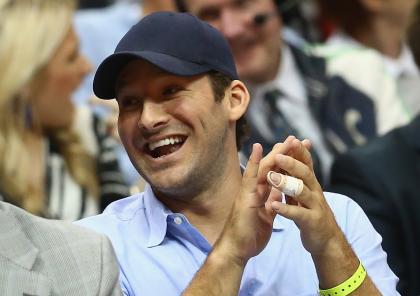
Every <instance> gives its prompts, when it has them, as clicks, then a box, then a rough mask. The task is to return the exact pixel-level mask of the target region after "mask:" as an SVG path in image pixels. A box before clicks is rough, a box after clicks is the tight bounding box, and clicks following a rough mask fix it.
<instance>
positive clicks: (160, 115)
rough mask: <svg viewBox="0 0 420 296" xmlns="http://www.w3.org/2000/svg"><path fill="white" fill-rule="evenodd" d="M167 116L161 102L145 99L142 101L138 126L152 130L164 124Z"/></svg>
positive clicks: (167, 119)
mask: <svg viewBox="0 0 420 296" xmlns="http://www.w3.org/2000/svg"><path fill="white" fill-rule="evenodd" d="M169 118H170V116H169V114H168V113H167V112H166V108H165V106H164V105H163V104H162V103H158V102H153V101H147V100H146V101H145V102H144V103H143V108H142V111H141V116H140V119H139V122H138V126H139V128H141V129H145V130H149V131H153V130H154V129H158V128H160V127H162V126H164V125H166V124H167V123H168V121H169Z"/></svg>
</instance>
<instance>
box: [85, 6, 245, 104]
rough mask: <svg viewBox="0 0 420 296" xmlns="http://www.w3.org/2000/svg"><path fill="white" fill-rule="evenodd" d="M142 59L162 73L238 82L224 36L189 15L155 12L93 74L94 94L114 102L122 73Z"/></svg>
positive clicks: (130, 32)
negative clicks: (215, 75)
mask: <svg viewBox="0 0 420 296" xmlns="http://www.w3.org/2000/svg"><path fill="white" fill-rule="evenodd" d="M135 59H144V60H147V61H149V62H150V63H152V64H154V65H155V66H157V67H159V68H161V69H162V70H164V71H166V72H169V73H172V74H175V75H179V76H193V75H197V74H203V73H207V72H209V71H212V70H214V71H218V72H221V73H223V74H225V75H227V76H228V77H230V78H231V79H232V80H235V79H238V74H237V72H236V67H235V62H234V59H233V55H232V52H231V50H230V48H229V45H228V43H227V41H226V40H225V38H224V37H223V35H222V34H221V33H220V32H219V31H218V30H217V29H215V28H214V27H212V26H211V25H209V24H207V23H206V22H203V21H201V20H200V19H198V18H197V17H195V16H193V15H191V14H188V13H175V12H156V13H152V14H150V15H148V16H146V17H144V18H143V19H142V20H140V21H139V22H138V23H137V24H136V25H134V26H133V27H132V28H131V29H130V30H129V31H128V32H127V33H126V34H125V36H124V37H123V38H122V39H121V41H120V42H119V43H118V45H117V47H116V49H115V52H114V53H113V54H112V55H110V56H109V57H107V58H106V59H105V60H104V61H103V62H102V63H101V64H100V65H99V68H98V70H97V71H96V73H95V78H94V80H93V91H94V93H95V95H96V96H97V97H99V98H101V99H113V98H115V97H116V95H115V86H116V82H117V80H118V77H119V74H120V72H121V70H122V69H123V68H124V66H126V65H127V64H128V63H129V62H130V61H132V60H135Z"/></svg>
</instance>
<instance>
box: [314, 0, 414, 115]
mask: <svg viewBox="0 0 420 296" xmlns="http://www.w3.org/2000/svg"><path fill="white" fill-rule="evenodd" d="M319 3H320V7H321V11H322V14H323V15H325V17H327V18H329V19H331V20H332V21H333V22H334V24H335V25H336V26H337V30H336V31H335V32H334V33H333V34H332V35H331V36H330V37H329V38H328V40H327V42H326V44H327V45H329V46H333V47H340V48H343V47H353V48H370V49H373V50H375V51H376V52H377V53H379V54H380V57H381V59H382V63H383V66H384V68H385V71H386V73H387V74H388V75H390V76H391V77H392V78H393V79H395V81H396V83H397V85H398V91H399V93H400V95H401V98H402V99H403V103H404V104H405V106H406V110H408V112H409V115H410V118H413V117H414V116H415V115H416V114H418V113H419V112H420V71H419V68H418V67H417V65H416V63H415V61H414V57H413V53H412V51H411V49H410V47H409V46H408V44H407V41H406V39H405V35H406V34H405V33H406V31H407V27H408V25H409V24H410V19H411V17H410V16H411V14H412V11H413V9H414V8H415V5H416V3H417V1H416V0H392V1H369V0H357V1H353V0H343V1H334V0H319Z"/></svg>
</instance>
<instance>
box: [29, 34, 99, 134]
mask: <svg viewBox="0 0 420 296" xmlns="http://www.w3.org/2000/svg"><path fill="white" fill-rule="evenodd" d="M90 70H91V65H90V64H89V62H88V61H87V60H86V58H85V57H84V56H82V55H81V54H80V52H79V44H78V39H77V36H76V34H75V32H74V29H73V28H70V30H69V31H68V33H67V34H66V36H65V37H64V39H63V41H62V42H61V44H60V45H59V46H58V47H57V49H56V51H55V53H54V54H53V56H52V57H51V59H50V61H49V63H48V64H47V65H46V66H45V67H44V68H43V69H42V70H41V72H40V73H39V75H38V77H37V78H36V79H37V80H36V83H35V90H34V93H35V96H34V97H33V98H32V112H33V113H34V114H33V116H34V118H35V120H36V121H37V122H39V124H40V127H41V128H42V129H43V130H50V129H57V128H67V127H69V126H70V125H71V123H72V120H73V113H74V106H73V103H72V101H71V95H72V93H73V92H74V91H75V89H76V88H77V87H78V86H79V84H80V83H81V81H82V79H83V78H84V77H85V76H86V74H87V73H89V72H90Z"/></svg>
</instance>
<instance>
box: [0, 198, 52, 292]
mask: <svg viewBox="0 0 420 296" xmlns="http://www.w3.org/2000/svg"><path fill="white" fill-rule="evenodd" d="M15 209H16V210H17V211H21V210H20V209H17V208H15V207H14V206H11V205H9V204H7V203H4V202H0V274H2V275H3V276H0V286H1V287H8V289H7V290H6V289H5V290H6V291H13V292H12V293H11V294H10V295H12V294H16V295H18V294H19V295H22V294H23V295H50V294H51V293H50V292H51V282H50V281H49V279H48V278H47V277H46V276H45V275H43V274H41V273H40V272H39V271H37V270H36V269H35V268H34V267H35V263H36V261H37V259H38V255H39V250H38V248H36V246H35V245H34V244H33V243H32V242H31V240H30V238H29V237H28V236H27V235H26V233H25V232H24V231H23V229H22V227H21V225H20V223H19V220H18V219H17V218H16V217H15V215H14V213H13V212H14V211H15ZM2 280H5V281H6V282H4V283H3V282H2Z"/></svg>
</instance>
